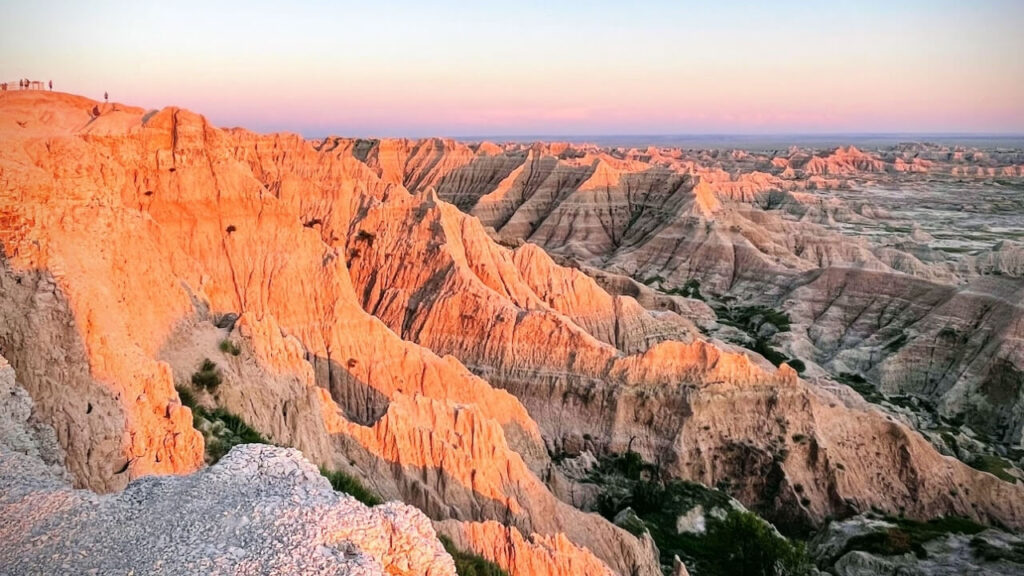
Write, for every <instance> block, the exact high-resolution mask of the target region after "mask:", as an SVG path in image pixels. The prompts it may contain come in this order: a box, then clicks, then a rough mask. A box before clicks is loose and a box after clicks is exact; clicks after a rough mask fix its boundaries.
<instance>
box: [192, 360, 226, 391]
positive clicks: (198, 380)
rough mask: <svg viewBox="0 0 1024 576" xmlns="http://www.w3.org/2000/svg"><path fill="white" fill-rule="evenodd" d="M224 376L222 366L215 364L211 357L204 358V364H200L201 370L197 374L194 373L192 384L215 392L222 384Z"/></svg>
mask: <svg viewBox="0 0 1024 576" xmlns="http://www.w3.org/2000/svg"><path fill="white" fill-rule="evenodd" d="M221 380H222V376H221V373H220V368H217V365H216V364H214V362H213V360H210V359H209V358H207V359H205V360H203V363H202V365H200V366H199V370H197V371H196V373H195V374H192V384H193V385H194V386H195V387H196V388H200V389H203V390H206V391H208V392H213V391H214V390H216V389H217V387H218V386H220V383H221Z"/></svg>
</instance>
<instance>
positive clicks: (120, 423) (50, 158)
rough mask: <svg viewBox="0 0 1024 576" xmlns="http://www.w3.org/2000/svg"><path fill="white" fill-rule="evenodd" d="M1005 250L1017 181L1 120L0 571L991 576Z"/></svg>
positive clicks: (84, 106)
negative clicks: (334, 485)
mask: <svg viewBox="0 0 1024 576" xmlns="http://www.w3.org/2000/svg"><path fill="white" fill-rule="evenodd" d="M94 107H98V111H99V112H100V113H99V115H98V116H96V115H94V114H93V109H94ZM1021 238H1024V152H1022V151H1020V150H1016V149H1009V148H1007V149H1001V148H993V149H988V150H979V149H970V148H960V147H950V146H942V145H936V144H906V145H899V146H895V147H888V148H884V149H878V150H871V151H868V150H858V149H856V148H854V147H841V148H838V149H829V150H808V149H801V148H791V149H786V150H775V151H760V152H758V151H739V150H734V151H725V150H706V151H701V150H680V149H669V148H653V147H652V148H648V149H643V150H638V149H625V148H614V147H599V146H593V145H570V144H556V143H538V144H532V145H526V144H494V143H486V142H485V143H473V144H465V143H461V142H457V141H452V140H440V139H430V140H421V141H409V140H355V139H346V138H326V139H320V140H307V139H304V138H302V137H300V136H297V135H293V134H269V135H261V134H255V133H253V132H249V131H246V130H243V129H221V128H217V127H214V126H212V125H211V124H210V123H209V122H208V121H207V120H206V119H204V118H203V117H202V116H200V115H199V114H196V113H193V112H190V111H187V110H182V109H178V108H165V109H162V110H149V111H147V110H144V109H141V108H135V107H131V106H127V105H121V104H101V103H97V102H95V101H93V100H89V99H86V98H83V97H79V96H74V95H69V94H61V93H45V92H36V91H19V92H6V93H4V94H3V95H2V96H0V244H2V255H0V258H2V259H0V355H2V356H3V358H5V359H6V360H5V361H3V362H2V363H0V366H2V368H0V376H3V378H4V381H3V382H0V383H2V384H3V388H2V390H4V400H3V405H4V409H3V410H2V411H0V417H2V419H3V420H4V421H3V422H2V423H0V425H2V427H0V430H2V432H3V433H2V434H0V479H2V484H0V509H2V515H0V518H2V520H0V541H4V542H5V544H0V572H4V573H43V572H65V573H86V572H88V571H89V570H96V571H98V572H102V573H109V572H111V571H112V572H115V573H116V572H117V571H118V570H124V571H127V570H128V567H132V569H134V570H136V573H140V572H154V571H163V572H164V573H194V572H196V571H213V570H220V571H221V572H222V573H254V574H256V573H266V572H270V573H292V572H303V573H338V574H349V573H352V574H364V573H366V574H372V573H386V574H403V575H404V574H430V575H436V574H454V573H455V570H456V568H457V567H458V568H459V569H460V570H462V571H463V573H473V572H470V571H469V570H472V569H474V568H466V567H465V566H467V565H469V564H472V563H475V564H472V565H473V566H476V568H475V569H476V570H485V569H486V570H496V568H495V565H496V566H497V567H500V569H501V570H504V571H506V572H507V573H508V574H512V575H527V574H552V575H555V574H557V575H569V574H619V575H623V576H626V575H656V574H663V573H665V574H669V573H673V574H683V573H686V572H687V571H688V572H689V573H692V574H719V573H737V574H739V573H745V572H743V571H742V567H743V566H747V567H749V566H750V564H749V563H748V564H743V562H747V561H749V560H750V558H752V557H757V558H764V557H767V558H769V564H770V568H771V571H769V572H765V573H779V574H782V573H813V572H815V571H817V570H824V571H828V572H832V573H835V574H864V573H882V574H895V573H897V572H898V571H899V573H915V574H916V573H921V574H929V573H949V574H960V573H977V574H982V573H1005V574H1013V573H1019V571H1020V570H1021V569H1022V565H1024V541H1022V540H1021V538H1020V537H1019V536H1017V535H1016V534H1017V533H1019V532H1020V530H1021V529H1022V528H1024V486H1022V485H1021V484H1020V482H1019V481H1020V479H1021V478H1024V475H1022V474H1021V472H1020V469H1019V467H1020V464H1021V462H1022V457H1024V451H1022V450H1021V445H1022V444H1021V442H1022V437H1021V436H1022V428H1024V395H1022V391H1021V389H1022V385H1024V304H1022V302H1024V280H1022V277H1024V245H1022V244H1021V243H1020V240H1021ZM7 363H9V365H10V366H9V367H8V366H7ZM253 440H259V441H263V442H265V443H266V444H273V445H277V447H274V446H259V445H252V444H247V443H246V442H251V441H253ZM235 444H243V445H240V446H238V447H235V448H233V449H232V446H234V445H235ZM229 449H230V451H229ZM225 453H226V454H225ZM218 460H219V461H218ZM317 467H319V468H320V469H321V470H323V471H325V472H326V473H327V475H328V476H333V477H335V478H337V477H343V478H347V484H346V485H347V486H348V489H347V490H346V491H349V492H353V493H357V495H360V494H361V497H362V498H363V499H364V500H367V499H368V498H367V495H370V496H371V497H373V496H375V497H377V498H379V499H381V500H384V501H388V503H386V504H379V505H376V506H373V507H367V506H364V505H363V504H360V503H358V502H356V501H355V500H353V499H352V498H350V497H348V496H344V495H341V494H337V493H335V492H333V491H331V490H330V489H328V483H327V480H326V479H324V478H322V477H320V476H319V475H318V474H317V470H316V468H317ZM186 475H187V476H186ZM175 476H184V477H180V478H176V477H175ZM652 494H653V495H654V496H655V497H654V498H652V496H651V495H652ZM652 499H653V500H655V502H654V505H652V502H651V500H652ZM396 501H398V502H396ZM371 503H372V502H371ZM87 505H88V506H91V507H92V508H90V509H94V510H96V511H94V512H88V511H86V510H85V508H86V507H88V506H87ZM751 511H752V512H755V513H756V514H757V515H759V516H760V517H763V518H764V519H766V520H768V521H770V522H771V523H772V524H774V526H775V527H776V528H777V529H778V531H779V532H776V531H775V528H772V527H771V526H769V525H768V524H765V523H763V521H761V520H758V519H757V517H756V516H754V514H753V513H752V512H751ZM268 515H270V516H271V517H272V518H277V522H276V523H275V522H273V521H270V520H268V517H267V516H268ZM161 524H162V525H165V526H166V527H167V529H166V530H165V531H160V530H154V525H161ZM744 527H746V528H744ZM743 529H746V530H748V531H747V532H728V530H743ZM104 531H106V532H107V533H109V534H110V537H108V538H100V537H99V536H97V533H101V532H104ZM780 532H781V534H780ZM729 534H732V535H734V536H735V535H737V534H738V535H741V536H737V537H735V538H733V539H732V540H728V539H727V538H724V537H723V535H729ZM197 535H199V536H197ZM753 535H758V537H759V538H760V539H761V541H763V543H764V546H765V547H766V549H768V548H771V552H770V553H769V552H764V551H760V552H758V553H751V549H750V546H753V544H750V542H754V541H755V540H756V539H755V538H754V537H753ZM300 536H301V537H300ZM442 536H443V538H444V540H445V541H444V543H443V544H444V545H442V542H441V540H440V538H441V537H442ZM805 542H806V543H805ZM446 549H447V550H448V552H451V553H452V554H454V562H453V559H452V557H451V556H450V555H449V553H448V552H445V550H446ZM780 550H781V552H780ZM189 551H191V552H189ZM708 551H711V552H713V554H714V556H710V555H708V554H707V552H708ZM772 554H775V555H774V556H773V555H772ZM730 562H732V564H730ZM737 566H739V567H740V568H736V567H737ZM729 570H732V572H730V571H729ZM746 573H751V574H753V573H755V572H746ZM757 573H761V572H757Z"/></svg>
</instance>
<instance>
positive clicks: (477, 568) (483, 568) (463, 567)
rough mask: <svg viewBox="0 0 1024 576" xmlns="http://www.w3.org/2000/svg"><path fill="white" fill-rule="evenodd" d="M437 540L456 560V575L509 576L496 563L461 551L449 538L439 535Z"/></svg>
mask: <svg viewBox="0 0 1024 576" xmlns="http://www.w3.org/2000/svg"><path fill="white" fill-rule="evenodd" d="M437 538H438V539H439V540H440V541H441V544H443V545H444V549H445V551H446V552H448V554H449V555H451V557H452V559H453V560H455V573H456V574H458V575H459V576H508V572H505V571H504V570H502V569H501V566H498V565H497V564H495V563H494V562H491V561H490V560H488V559H486V558H484V557H482V556H478V555H476V554H470V553H469V552H465V551H463V550H459V549H458V548H456V547H455V544H453V543H452V541H451V539H449V538H448V537H447V536H444V535H443V534H438V535H437Z"/></svg>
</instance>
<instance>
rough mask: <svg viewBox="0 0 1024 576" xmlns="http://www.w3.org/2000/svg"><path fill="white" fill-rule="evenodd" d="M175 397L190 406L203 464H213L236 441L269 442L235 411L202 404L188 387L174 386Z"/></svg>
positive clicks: (237, 443)
mask: <svg viewBox="0 0 1024 576" xmlns="http://www.w3.org/2000/svg"><path fill="white" fill-rule="evenodd" d="M193 381H194V377H193ZM178 397H179V398H181V403H182V404H184V405H185V406H188V407H189V408H191V409H192V426H193V427H194V428H195V429H196V430H199V432H200V433H202V435H203V441H204V444H205V446H206V463H207V464H216V463H217V462H218V461H219V460H220V459H221V458H223V457H224V455H225V454H227V453H228V452H230V451H231V449H232V448H234V447H235V446H238V445H239V444H271V442H270V441H269V440H267V439H266V438H264V437H263V436H262V435H261V434H260V433H259V432H257V431H256V430H253V429H252V428H251V427H250V426H249V425H248V424H246V423H245V421H244V420H242V419H241V418H240V417H239V416H237V415H236V414H232V413H231V412H228V411H227V410H225V409H224V408H214V409H213V410H209V409H207V408H204V407H203V406H201V405H200V404H199V403H198V402H196V398H195V396H194V395H193V394H192V392H191V391H189V390H188V389H186V388H178Z"/></svg>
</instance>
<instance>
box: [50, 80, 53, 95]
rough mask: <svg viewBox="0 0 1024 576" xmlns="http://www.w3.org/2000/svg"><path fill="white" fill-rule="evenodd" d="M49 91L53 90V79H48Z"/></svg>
mask: <svg viewBox="0 0 1024 576" xmlns="http://www.w3.org/2000/svg"><path fill="white" fill-rule="evenodd" d="M50 92H53V80H50Z"/></svg>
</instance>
